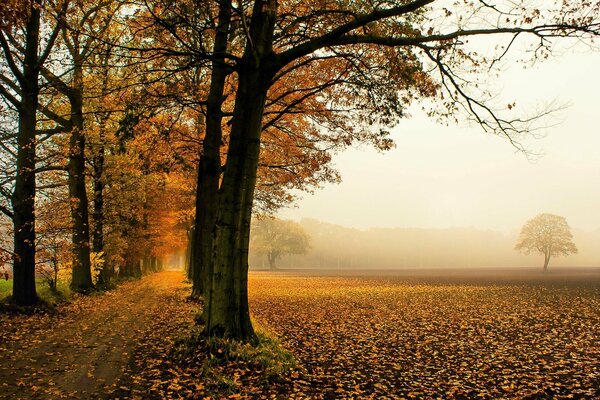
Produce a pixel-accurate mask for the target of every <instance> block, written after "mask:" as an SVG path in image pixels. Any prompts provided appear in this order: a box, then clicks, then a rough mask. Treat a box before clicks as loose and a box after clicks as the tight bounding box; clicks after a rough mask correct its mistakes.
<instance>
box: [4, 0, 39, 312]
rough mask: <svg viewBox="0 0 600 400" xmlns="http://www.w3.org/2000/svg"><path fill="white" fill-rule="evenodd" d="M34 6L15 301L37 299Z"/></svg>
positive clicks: (17, 212)
mask: <svg viewBox="0 0 600 400" xmlns="http://www.w3.org/2000/svg"><path fill="white" fill-rule="evenodd" d="M33 5H34V6H32V7H31V9H30V12H31V13H30V15H29V19H28V20H27V27H26V31H27V32H26V44H25V59H24V62H23V64H24V68H23V78H24V79H23V81H24V82H22V90H23V91H22V98H21V107H20V109H19V132H18V137H17V160H16V163H17V176H16V179H15V188H14V192H13V194H12V199H11V200H12V207H13V212H14V217H13V226H14V238H13V239H14V249H13V251H14V253H15V256H14V264H13V294H12V301H13V302H14V303H15V304H18V305H32V304H35V303H37V301H38V297H37V293H36V290H35V240H36V235H35V187H36V186H35V154H36V148H35V146H36V144H35V128H36V122H37V119H36V112H37V107H38V96H39V87H38V77H39V65H38V42H39V31H40V10H39V8H37V7H36V6H37V5H38V4H37V3H34V4H33Z"/></svg>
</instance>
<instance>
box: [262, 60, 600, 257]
mask: <svg viewBox="0 0 600 400" xmlns="http://www.w3.org/2000/svg"><path fill="white" fill-rule="evenodd" d="M599 65H600V55H599V54H591V53H589V52H582V51H565V54H562V55H561V57H560V59H557V60H554V61H549V62H544V63H538V64H535V65H527V66H525V67H524V66H523V65H507V66H506V68H505V71H504V72H503V73H502V74H501V75H500V77H499V78H498V81H496V82H494V83H493V84H494V85H495V86H496V87H501V88H502V89H503V90H501V91H500V94H499V98H500V100H499V101H500V102H501V101H504V100H505V101H506V103H507V104H508V103H511V102H512V101H516V107H515V110H516V112H520V113H524V114H527V113H528V111H530V110H532V109H535V108H537V107H540V106H542V107H543V104H544V103H545V102H552V101H554V102H555V104H563V105H565V108H564V109H563V110H562V111H560V112H558V113H557V114H555V115H554V117H552V118H549V119H548V120H547V127H546V128H545V129H543V130H542V131H540V132H538V133H541V134H542V135H541V137H537V138H534V137H530V138H529V139H526V146H527V148H528V149H529V150H530V152H531V154H535V155H536V156H533V157H527V156H526V155H525V154H523V153H521V152H518V151H516V150H515V148H513V147H512V146H511V145H510V143H509V142H508V141H507V140H505V139H502V138H499V137H496V136H492V135H488V134H485V133H484V132H482V130H481V129H480V128H479V127H478V126H474V125H469V124H468V123H466V122H464V121H463V122H461V123H458V124H453V123H449V124H447V125H444V124H439V123H436V121H433V120H432V119H430V118H428V117H427V116H426V115H425V114H424V113H423V112H422V111H421V110H420V109H419V108H418V107H413V108H412V109H411V116H410V118H407V119H405V120H403V121H401V123H400V124H399V125H398V127H397V128H396V129H395V130H394V131H393V137H394V139H395V141H396V144H397V147H396V148H395V149H392V150H391V151H389V152H385V153H378V152H376V151H374V150H372V149H369V148H366V147H363V148H354V149H351V150H348V151H346V152H343V153H340V154H337V155H336V157H335V158H334V161H335V164H336V166H337V168H338V169H339V171H340V174H341V176H342V179H343V182H342V183H340V184H338V185H327V186H325V187H324V188H322V189H321V190H317V191H315V193H313V194H303V193H298V196H299V197H300V200H299V201H298V202H297V203H296V204H295V206H294V207H289V208H286V209H283V210H281V211H280V212H279V215H278V216H279V217H280V218H284V219H292V220H295V221H300V220H302V221H303V222H302V224H303V225H304V226H305V229H306V230H307V231H308V232H309V233H310V234H311V235H312V236H313V249H312V250H311V251H310V252H309V253H308V254H307V255H306V256H292V257H291V258H290V257H287V258H286V259H285V260H282V261H281V265H282V266H285V267H287V266H293V267H296V268H301V267H302V268H304V267H307V268H310V267H316V268H404V267H498V266H536V265H540V264H541V262H542V260H540V257H536V256H523V255H520V254H518V253H517V252H516V251H514V250H513V247H514V245H515V241H516V238H517V235H518V232H519V230H520V228H521V227H522V226H523V224H524V223H525V222H526V221H527V220H529V219H531V218H533V217H534V216H536V215H537V214H540V213H553V214H557V215H560V216H563V217H565V218H566V220H567V222H568V223H569V225H570V226H571V227H572V232H573V234H574V242H575V244H576V245H577V246H578V248H579V254H577V255H572V256H569V257H564V258H557V259H553V260H552V261H551V262H550V267H552V266H553V265H554V266H567V265H573V266H600V246H599V244H600V207H599V204H600V157H599V154H600V153H599V150H598V149H600V135H599V133H600V131H599V130H600V128H598V127H599V122H598V93H600V74H598V72H597V71H598V66H599ZM490 79H492V78H490ZM531 154H530V155H531ZM307 218H309V219H313V221H310V220H307ZM314 220H318V221H326V222H327V224H325V223H318V222H316V221H314ZM376 227H380V228H376ZM256 264H258V265H260V260H257V261H256Z"/></svg>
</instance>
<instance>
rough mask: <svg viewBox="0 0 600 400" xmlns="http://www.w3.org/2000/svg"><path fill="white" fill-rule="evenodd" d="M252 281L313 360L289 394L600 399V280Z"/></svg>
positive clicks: (289, 341)
mask: <svg viewBox="0 0 600 400" xmlns="http://www.w3.org/2000/svg"><path fill="white" fill-rule="evenodd" d="M250 289H251V293H250V297H251V307H252V310H253V315H254V318H255V319H256V320H258V321H260V323H261V324H263V325H264V326H265V327H266V328H267V329H268V330H269V331H270V332H272V333H273V334H274V335H275V336H276V337H278V338H279V340H280V341H281V343H282V344H283V346H284V347H286V348H287V349H289V350H290V351H291V352H292V353H293V354H294V355H295V356H296V359H297V361H298V364H299V365H300V366H302V368H303V371H302V372H294V373H293V374H294V376H296V377H297V378H296V379H292V381H291V383H290V385H291V387H290V388H288V389H289V391H288V392H287V395H288V396H287V397H289V398H307V397H308V398H316V399H334V398H340V399H342V398H356V399H367V398H377V399H382V398H403V397H404V398H419V399H420V398H464V399H472V398H488V399H498V398H508V399H512V398H547V399H556V398H600V285H593V284H591V285H583V286H582V287H576V286H575V287H573V286H569V287H567V286H565V287H560V286H547V285H536V284H531V283H530V284H527V285H515V286H497V285H464V286H461V285H456V284H452V285H447V284H443V283H440V284H418V283H406V282H403V281H402V280H394V279H370V278H352V277H346V278H335V277H305V276H286V275H279V276H277V275H272V274H255V275H253V276H252V279H251V287H250Z"/></svg>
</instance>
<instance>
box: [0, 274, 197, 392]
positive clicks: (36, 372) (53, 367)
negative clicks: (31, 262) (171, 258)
mask: <svg viewBox="0 0 600 400" xmlns="http://www.w3.org/2000/svg"><path fill="white" fill-rule="evenodd" d="M187 294H188V288H187V285H186V284H185V283H184V276H183V275H182V273H181V272H174V271H168V272H161V273H157V274H153V275H151V276H147V277H144V278H143V279H141V280H137V281H130V282H126V283H123V284H122V285H120V286H119V287H118V288H117V289H116V290H114V291H111V292H107V293H101V294H97V295H93V296H81V297H78V298H77V299H75V300H74V301H73V302H72V303H70V304H68V305H65V306H62V307H60V308H59V310H58V312H57V313H56V314H55V315H34V316H6V315H2V316H0V399H15V400H16V399H54V398H56V399H58V398H61V399H62V398H66V399H100V398H112V397H114V396H115V395H117V393H118V392H119V391H120V389H119V385H120V382H121V381H122V380H123V378H127V380H129V381H130V380H131V377H125V376H124V374H126V373H127V367H128V364H129V363H130V360H131V357H132V355H133V352H134V351H136V349H137V348H138V347H139V346H140V345H142V344H143V343H142V342H143V340H144V338H145V337H146V336H147V335H148V334H149V331H151V330H152V329H154V327H155V325H156V324H159V323H160V321H161V320H162V319H164V318H165V314H166V313H167V314H168V312H171V311H172V310H173V309H174V308H176V309H177V312H178V313H180V314H181V313H183V314H184V319H185V318H186V317H187V316H189V317H190V321H191V316H192V315H193V312H194V311H193V309H192V308H193V307H192V306H191V305H190V304H189V303H186V302H185V301H184V299H185V296H186V295H187ZM166 317H168V316H166Z"/></svg>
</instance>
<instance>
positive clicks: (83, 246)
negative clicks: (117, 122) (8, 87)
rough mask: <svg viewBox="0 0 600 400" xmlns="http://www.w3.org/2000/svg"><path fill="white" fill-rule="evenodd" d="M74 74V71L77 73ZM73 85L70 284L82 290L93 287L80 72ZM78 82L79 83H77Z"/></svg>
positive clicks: (70, 162) (70, 141)
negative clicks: (71, 256)
mask: <svg viewBox="0 0 600 400" xmlns="http://www.w3.org/2000/svg"><path fill="white" fill-rule="evenodd" d="M76 75H77V73H76ZM74 85H75V87H76V88H77V87H78V88H79V89H76V90H74V91H73V93H72V94H71V95H70V98H69V100H70V102H71V118H72V122H73V129H72V131H71V137H70V140H69V162H68V164H67V170H68V175H69V179H68V180H69V197H70V200H71V219H72V224H73V235H72V237H73V277H72V280H71V288H72V289H73V290H75V291H80V292H85V291H88V290H90V289H92V288H93V287H94V284H93V282H92V268H91V263H90V227H89V219H88V199H87V191H86V187H85V136H84V133H83V95H82V91H81V90H80V89H81V88H82V85H83V80H82V78H81V76H79V77H77V76H76V77H75V80H74ZM80 85H81V86H80Z"/></svg>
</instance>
